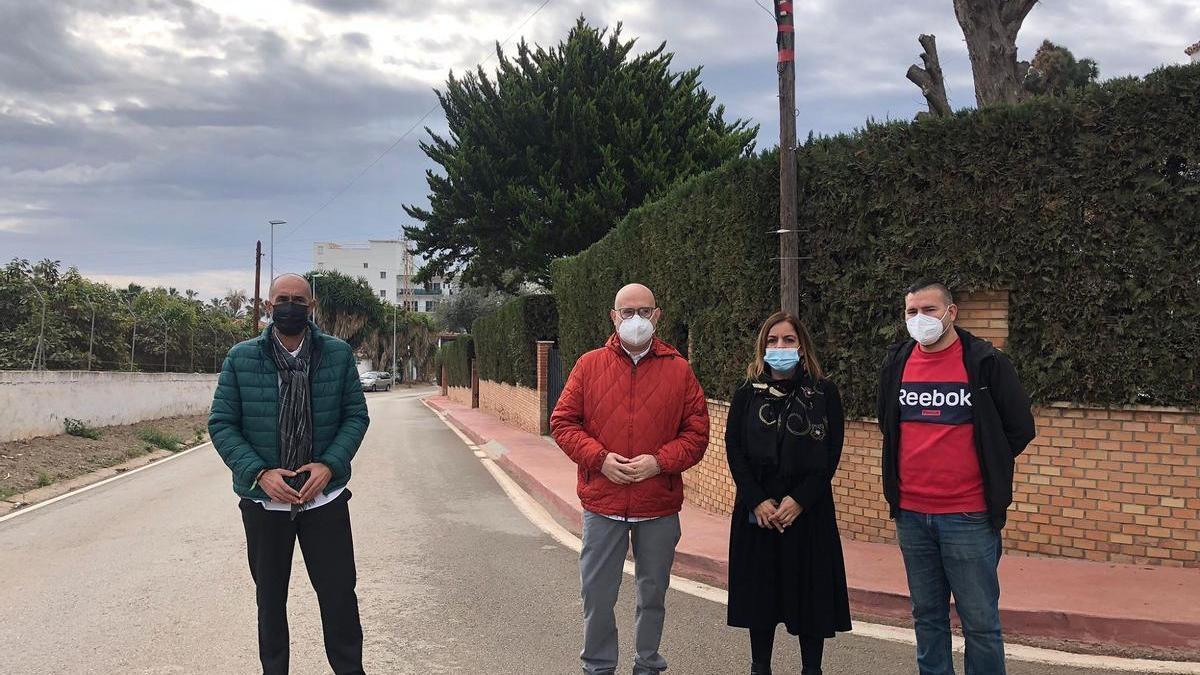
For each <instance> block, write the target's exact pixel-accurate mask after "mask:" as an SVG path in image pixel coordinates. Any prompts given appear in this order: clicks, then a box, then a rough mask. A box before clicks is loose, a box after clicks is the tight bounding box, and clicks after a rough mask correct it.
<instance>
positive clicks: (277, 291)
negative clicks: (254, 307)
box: [267, 272, 312, 302]
mask: <svg viewBox="0 0 1200 675" xmlns="http://www.w3.org/2000/svg"><path fill="white" fill-rule="evenodd" d="M267 295H268V300H269V301H270V302H275V301H276V300H275V298H277V297H279V296H281V295H286V296H288V297H293V296H302V297H304V298H305V299H306V300H308V301H310V302H311V301H312V286H310V285H309V283H308V279H305V278H304V277H302V276H300V275H299V274H294V273H292V272H288V273H287V274H280V275H279V276H277V277H275V280H274V281H272V282H271V290H270V291H269V292H268V293H267Z"/></svg>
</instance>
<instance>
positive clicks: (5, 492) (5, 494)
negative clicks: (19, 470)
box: [0, 486, 17, 501]
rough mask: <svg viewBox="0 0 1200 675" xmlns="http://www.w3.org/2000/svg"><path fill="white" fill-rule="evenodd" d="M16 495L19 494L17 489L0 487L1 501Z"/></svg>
mask: <svg viewBox="0 0 1200 675" xmlns="http://www.w3.org/2000/svg"><path fill="white" fill-rule="evenodd" d="M15 494H17V490H16V488H9V487H3V486H0V501H2V500H5V499H8V498H9V497H11V496H13V495H15Z"/></svg>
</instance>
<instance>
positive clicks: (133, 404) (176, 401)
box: [0, 371, 217, 441]
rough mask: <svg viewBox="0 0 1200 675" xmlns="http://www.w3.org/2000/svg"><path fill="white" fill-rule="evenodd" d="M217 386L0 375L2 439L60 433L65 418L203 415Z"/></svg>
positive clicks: (201, 380) (126, 376)
mask: <svg viewBox="0 0 1200 675" xmlns="http://www.w3.org/2000/svg"><path fill="white" fill-rule="evenodd" d="M216 386H217V376H216V375H215V374H198V373H115V372H95V371H92V372H87V371H42V372H21V371H7V372H0V441H13V440H22V439H26V438H33V437H35V436H52V435H55V434H61V433H62V432H63V419H64V418H66V417H73V418H75V419H80V420H83V421H85V422H87V423H88V424H89V425H91V426H97V427H100V426H112V425H115V424H132V423H134V422H141V421H142V420H149V419H157V418H159V417H172V416H175V415H199V414H203V413H205V412H208V409H209V407H210V406H211V405H212V396H213V390H214V389H215V388H216Z"/></svg>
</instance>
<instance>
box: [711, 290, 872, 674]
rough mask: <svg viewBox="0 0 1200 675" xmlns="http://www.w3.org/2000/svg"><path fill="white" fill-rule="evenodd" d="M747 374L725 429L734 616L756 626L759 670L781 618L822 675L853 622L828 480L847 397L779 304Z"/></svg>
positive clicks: (766, 668) (736, 622)
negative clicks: (830, 642)
mask: <svg viewBox="0 0 1200 675" xmlns="http://www.w3.org/2000/svg"><path fill="white" fill-rule="evenodd" d="M747 376H748V379H747V381H746V382H745V383H744V384H743V385H742V386H740V387H738V389H737V391H736V392H734V395H733V401H732V404H731V405H730V410H729V422H728V425H727V429H726V434H725V448H726V452H727V453H728V457H729V471H730V473H731V474H733V481H734V483H735V484H736V485H737V502H736V506H735V507H734V509H733V518H732V523H731V525H730V532H729V625H730V626H737V627H740V628H748V629H750V648H751V653H752V654H753V663H752V665H751V670H750V672H751V673H752V674H759V675H769V674H770V672H771V652H772V650H773V647H774V642H775V628H776V626H778V625H779V624H780V623H782V624H783V625H784V626H785V627H786V628H787V631H788V633H791V634H792V635H797V636H799V638H800V650H801V656H802V658H803V668H804V670H803V672H804V673H805V675H819V674H820V672H821V655H822V651H823V648H824V642H825V638H830V637H833V636H834V634H835V633H836V632H839V631H848V630H850V602H849V598H848V595H847V592H846V568H845V563H844V562H843V558H842V544H841V539H840V537H839V535H838V528H837V520H836V519H835V517H834V506H833V491H832V489H831V488H830V481H831V480H832V479H833V474H834V472H835V471H836V470H837V465H838V460H839V459H840V458H841V454H842V438H843V435H844V428H845V419H844V417H843V413H842V400H841V397H840V396H839V395H838V390H837V387H835V386H834V384H833V383H832V382H830V381H829V380H827V379H825V377H824V373H823V371H822V370H821V365H820V362H819V361H818V360H817V355H816V352H815V351H814V350H813V344H812V338H811V337H810V336H809V334H808V330H807V329H806V328H805V327H804V324H802V323H800V321H799V320H797V319H796V318H795V317H793V316H791V315H789V314H785V313H782V312H780V313H777V314H774V315H772V316H771V317H770V318H769V319H767V322H766V323H765V324H763V327H762V329H761V330H760V331H759V334H758V345H757V349H756V351H755V359H754V362H753V363H751V364H750V367H749V369H748V372H747Z"/></svg>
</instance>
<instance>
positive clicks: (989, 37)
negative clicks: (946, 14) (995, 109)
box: [954, 0, 1037, 107]
mask: <svg viewBox="0 0 1200 675" xmlns="http://www.w3.org/2000/svg"><path fill="white" fill-rule="evenodd" d="M1036 4H1037V0H954V14H955V16H956V17H958V25H960V26H962V29H963V36H964V37H966V39H967V53H968V54H969V55H970V57H971V72H972V74H973V75H974V77H975V101H976V103H977V104H978V105H979V106H980V107H983V106H985V105H990V104H993V103H1016V102H1018V101H1020V100H1022V99H1023V98H1024V97H1025V92H1024V89H1023V88H1022V86H1021V84H1022V82H1023V81H1024V79H1025V73H1026V71H1028V70H1029V63H1028V62H1022V63H1018V62H1017V33H1018V32H1019V31H1020V30H1021V24H1022V23H1023V22H1024V21H1025V17H1026V16H1028V15H1029V12H1030V11H1031V10H1032V9H1033V6H1034V5H1036Z"/></svg>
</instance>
